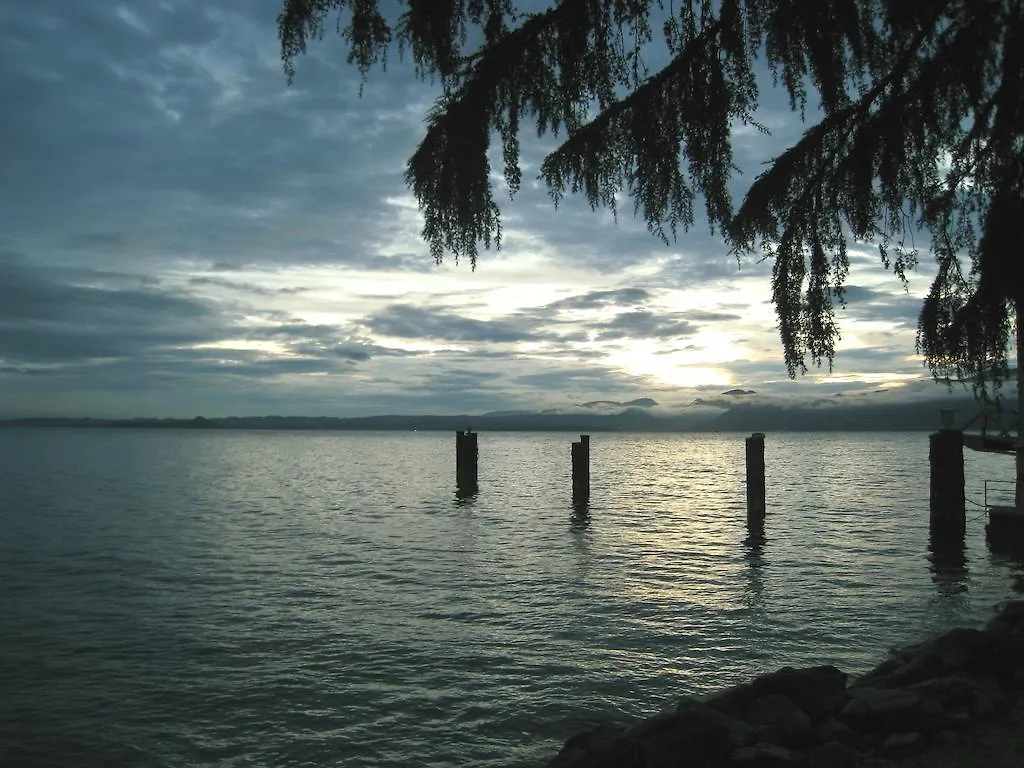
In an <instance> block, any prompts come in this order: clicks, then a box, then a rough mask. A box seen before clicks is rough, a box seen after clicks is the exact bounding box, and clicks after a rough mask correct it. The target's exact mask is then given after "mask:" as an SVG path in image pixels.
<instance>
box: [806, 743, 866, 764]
mask: <svg viewBox="0 0 1024 768" xmlns="http://www.w3.org/2000/svg"><path fill="white" fill-rule="evenodd" d="M856 765H857V750H856V749H855V748H854V747H852V746H851V745H849V744H844V743H842V742H839V741H828V742H825V743H824V744H819V745H818V746H816V747H814V748H813V749H811V750H809V751H808V752H807V768H856Z"/></svg>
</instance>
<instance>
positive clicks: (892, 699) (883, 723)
mask: <svg viewBox="0 0 1024 768" xmlns="http://www.w3.org/2000/svg"><path fill="white" fill-rule="evenodd" d="M922 701H923V699H922V698H921V697H920V696H919V695H918V694H916V693H913V692H912V691H904V690H899V689H891V688H869V687H867V686H864V687H859V688H851V689H850V701H849V702H848V703H847V705H846V707H844V708H843V711H842V712H841V713H840V714H839V719H840V720H842V721H843V722H844V723H846V724H847V725H849V726H850V727H851V728H853V729H855V730H859V731H877V732H883V733H895V732H898V731H909V730H912V729H916V728H917V726H919V725H920V724H921V721H922V714H921V704H922Z"/></svg>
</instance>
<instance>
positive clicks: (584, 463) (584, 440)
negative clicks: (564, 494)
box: [572, 435, 590, 504]
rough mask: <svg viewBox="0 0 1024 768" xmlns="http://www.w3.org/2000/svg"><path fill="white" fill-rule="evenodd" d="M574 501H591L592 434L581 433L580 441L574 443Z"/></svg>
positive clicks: (580, 502) (574, 502)
mask: <svg viewBox="0 0 1024 768" xmlns="http://www.w3.org/2000/svg"><path fill="white" fill-rule="evenodd" d="M572 501H573V504H585V503H587V502H588V501H590V435H580V441H579V442H578V443H573V444H572Z"/></svg>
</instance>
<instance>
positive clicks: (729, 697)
mask: <svg viewBox="0 0 1024 768" xmlns="http://www.w3.org/2000/svg"><path fill="white" fill-rule="evenodd" d="M755 699H757V694H756V693H755V692H754V686H753V685H752V684H750V683H744V684H743V685H736V686H733V687H732V688H726V689H725V690H724V691H718V692H716V693H712V694H710V695H709V696H705V697H704V699H703V702H704V703H705V704H707V705H708V706H709V707H711V708H712V709H716V710H718V711H719V712H721V713H723V714H725V715H728V716H729V717H731V718H733V719H734V720H743V719H744V718H746V716H747V712H748V711H749V710H750V707H751V705H752V704H753V703H754V701H755Z"/></svg>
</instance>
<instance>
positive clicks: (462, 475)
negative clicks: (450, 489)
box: [455, 429, 480, 493]
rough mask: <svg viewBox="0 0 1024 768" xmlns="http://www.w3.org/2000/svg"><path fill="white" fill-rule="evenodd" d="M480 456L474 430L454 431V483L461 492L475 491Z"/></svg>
mask: <svg viewBox="0 0 1024 768" xmlns="http://www.w3.org/2000/svg"><path fill="white" fill-rule="evenodd" d="M479 456H480V451H479V448H478V447H477V442H476V432H473V431H472V430H469V429H467V430H466V431H465V432H463V431H462V430H459V431H458V432H456V433H455V485H456V487H457V488H458V490H459V492H461V493H476V490H477V459H478V458H479Z"/></svg>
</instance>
